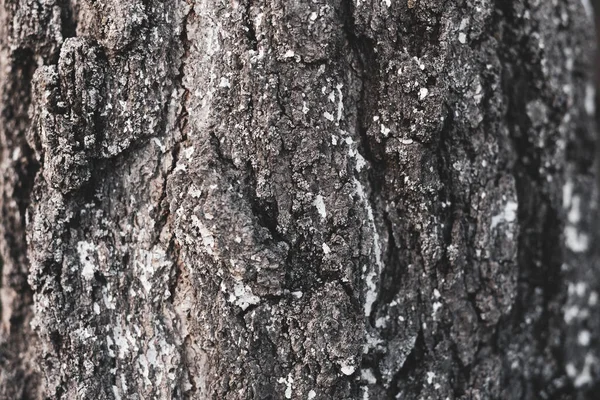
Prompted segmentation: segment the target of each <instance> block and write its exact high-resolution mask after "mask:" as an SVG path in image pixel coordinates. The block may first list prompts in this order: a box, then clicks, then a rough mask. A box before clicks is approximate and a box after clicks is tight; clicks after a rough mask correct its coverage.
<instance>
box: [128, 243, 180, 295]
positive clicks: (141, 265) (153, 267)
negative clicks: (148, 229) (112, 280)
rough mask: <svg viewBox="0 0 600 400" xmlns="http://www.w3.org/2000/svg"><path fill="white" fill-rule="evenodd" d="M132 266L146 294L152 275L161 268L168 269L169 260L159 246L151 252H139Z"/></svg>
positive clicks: (150, 286) (150, 284)
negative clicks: (136, 271)
mask: <svg viewBox="0 0 600 400" xmlns="http://www.w3.org/2000/svg"><path fill="white" fill-rule="evenodd" d="M133 265H134V266H135V268H136V269H137V270H138V273H137V274H138V276H139V279H140V282H141V284H142V286H143V287H144V290H145V292H146V294H148V293H150V290H151V289H152V282H154V279H153V277H154V274H155V273H156V271H158V270H159V269H162V268H166V267H170V266H171V260H170V259H169V258H168V256H167V253H166V251H165V250H164V249H163V248H162V247H160V246H159V245H157V246H154V247H153V248H152V249H151V250H139V251H137V252H136V253H135V255H134V258H133Z"/></svg>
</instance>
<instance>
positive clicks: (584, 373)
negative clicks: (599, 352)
mask: <svg viewBox="0 0 600 400" xmlns="http://www.w3.org/2000/svg"><path fill="white" fill-rule="evenodd" d="M596 364H597V360H596V358H595V357H594V356H593V355H592V354H586V356H585V360H584V361H583V368H582V369H581V372H579V373H578V372H577V370H575V371H573V369H571V371H567V373H569V372H571V374H573V376H572V377H571V378H572V379H573V385H574V386H575V387H577V388H579V387H582V386H585V385H587V384H589V383H591V382H592V381H593V377H592V369H593V367H595V365H596ZM573 372H574V373H573ZM569 376H571V375H569Z"/></svg>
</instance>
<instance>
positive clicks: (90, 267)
mask: <svg viewBox="0 0 600 400" xmlns="http://www.w3.org/2000/svg"><path fill="white" fill-rule="evenodd" d="M95 253H96V246H95V245H94V244H93V243H89V242H86V241H80V242H78V243H77V254H78V255H79V263H80V264H81V266H82V268H81V276H83V278H84V279H86V280H88V281H90V280H92V279H93V278H94V271H95V270H96V266H95V265H94V262H93V259H94V254H95Z"/></svg>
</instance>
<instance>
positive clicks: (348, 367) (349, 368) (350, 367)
mask: <svg viewBox="0 0 600 400" xmlns="http://www.w3.org/2000/svg"><path fill="white" fill-rule="evenodd" d="M340 371H342V374H344V375H346V376H350V375H352V374H353V373H354V372H355V371H356V366H355V365H354V362H353V361H352V360H345V361H342V362H340Z"/></svg>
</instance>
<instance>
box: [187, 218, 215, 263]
mask: <svg viewBox="0 0 600 400" xmlns="http://www.w3.org/2000/svg"><path fill="white" fill-rule="evenodd" d="M192 226H193V227H194V228H197V229H198V232H199V233H200V236H201V237H202V245H203V246H204V249H205V250H206V252H207V253H208V254H211V255H213V254H214V247H215V237H214V236H213V234H212V232H211V231H210V230H209V229H208V228H207V227H206V225H204V223H202V221H201V220H200V218H198V217H197V216H195V215H192Z"/></svg>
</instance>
